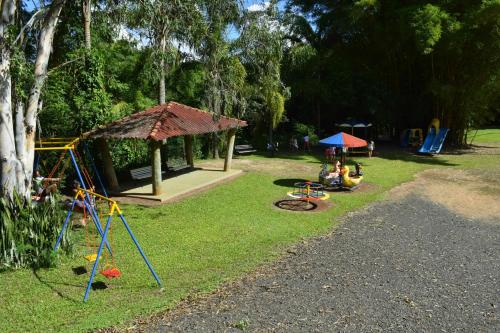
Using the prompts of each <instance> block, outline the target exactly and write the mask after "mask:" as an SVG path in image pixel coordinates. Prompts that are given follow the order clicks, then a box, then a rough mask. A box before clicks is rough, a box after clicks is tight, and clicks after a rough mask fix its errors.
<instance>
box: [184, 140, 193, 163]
mask: <svg viewBox="0 0 500 333" xmlns="http://www.w3.org/2000/svg"><path fill="white" fill-rule="evenodd" d="M184 154H185V155H186V163H187V164H188V165H190V166H191V167H194V160H193V136H192V135H185V136H184Z"/></svg>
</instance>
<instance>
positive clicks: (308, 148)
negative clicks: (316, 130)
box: [304, 134, 311, 151]
mask: <svg viewBox="0 0 500 333" xmlns="http://www.w3.org/2000/svg"><path fill="white" fill-rule="evenodd" d="M306 149H307V151H311V148H310V147H309V134H306V135H305V136H304V151H306Z"/></svg>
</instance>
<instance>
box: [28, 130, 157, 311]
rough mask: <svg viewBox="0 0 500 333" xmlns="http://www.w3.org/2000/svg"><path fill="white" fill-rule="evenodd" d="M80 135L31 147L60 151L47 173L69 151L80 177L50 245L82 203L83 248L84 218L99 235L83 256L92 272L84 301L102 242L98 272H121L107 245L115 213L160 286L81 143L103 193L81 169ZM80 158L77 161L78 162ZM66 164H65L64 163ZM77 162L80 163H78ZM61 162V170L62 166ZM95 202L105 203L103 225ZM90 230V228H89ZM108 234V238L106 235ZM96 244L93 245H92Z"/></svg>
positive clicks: (112, 274) (113, 274) (114, 274)
mask: <svg viewBox="0 0 500 333" xmlns="http://www.w3.org/2000/svg"><path fill="white" fill-rule="evenodd" d="M79 141H80V139H79V138H51V139H45V140H39V141H37V146H36V147H35V151H37V152H41V151H59V150H60V151H62V153H61V155H60V157H59V159H58V162H57V163H56V165H55V166H54V167H53V168H52V171H51V173H50V174H51V175H52V176H53V175H54V174H55V172H56V171H57V169H58V168H59V166H60V164H61V163H62V161H63V160H64V159H65V157H66V155H67V153H68V152H69V157H70V159H69V160H70V161H71V162H72V164H73V166H74V168H75V171H76V173H77V176H78V179H79V181H80V184H81V187H79V188H78V189H77V192H76V194H75V196H74V197H73V201H72V203H71V206H70V208H69V210H68V213H67V215H66V219H65V221H64V224H63V227H62V229H61V232H60V233H59V236H58V238H57V241H56V244H55V245H54V251H57V249H58V247H59V245H60V244H61V241H62V237H63V235H64V232H65V230H66V229H67V227H68V223H69V221H70V219H71V215H72V214H73V212H74V210H75V206H76V205H77V203H78V204H80V205H81V204H83V219H82V222H83V223H82V224H85V225H84V227H85V228H86V229H85V230H86V240H87V248H92V246H91V245H90V241H89V237H88V234H89V225H87V223H86V220H87V218H90V219H91V220H92V222H93V224H94V226H95V229H96V230H97V231H98V234H99V236H100V237H101V242H100V244H99V247H98V248H97V253H91V254H89V255H86V256H84V258H85V259H86V260H87V261H89V262H93V263H94V265H93V267H92V273H91V275H90V278H89V281H88V284H87V288H86V290H85V295H84V298H83V301H84V302H86V301H87V299H88V297H89V293H90V289H91V286H92V282H93V280H94V277H95V275H96V273H97V270H98V267H99V262H100V260H101V258H102V254H103V250H104V249H103V248H104V245H106V250H107V251H105V252H104V256H105V260H104V264H103V265H102V267H101V270H100V273H101V274H102V275H103V276H105V277H106V278H108V279H112V278H117V277H120V276H121V271H120V270H119V269H118V267H117V266H116V264H115V257H114V255H113V252H112V249H111V245H110V243H112V227H111V225H112V220H113V216H116V215H117V216H118V217H119V218H120V220H121V221H122V223H123V225H124V226H125V229H126V230H127V232H128V234H129V235H130V237H131V239H132V241H133V242H134V244H135V246H136V247H137V250H138V251H139V253H140V254H141V256H142V258H143V259H144V261H145V263H146V265H147V266H148V268H149V270H150V271H151V274H152V275H153V277H154V278H155V280H156V282H157V283H158V286H160V287H161V281H160V278H159V277H158V275H157V274H156V272H155V271H154V269H153V267H152V266H151V264H150V263H149V261H148V259H147V257H146V255H145V254H144V252H143V251H142V248H141V246H140V245H139V242H138V241H137V239H136V238H135V236H134V234H133V233H132V230H131V229H130V226H129V225H128V223H127V220H126V219H125V217H124V216H123V213H122V210H121V209H120V207H119V206H118V203H117V202H116V201H115V200H112V199H110V198H109V197H108V194H107V192H106V189H105V187H104V185H103V183H102V181H101V177H100V175H99V172H98V171H97V168H96V167H95V163H94V161H93V159H92V156H91V155H90V152H89V150H88V147H87V146H86V145H85V144H84V148H85V149H86V151H87V155H88V156H89V159H90V161H91V164H92V167H93V169H94V173H95V175H96V177H97V179H98V180H99V184H100V187H101V189H102V191H103V194H104V195H101V194H98V193H96V192H94V189H95V187H94V185H93V183H92V178H91V177H90V174H89V173H88V171H87V170H86V169H85V165H84V164H83V159H82V158H81V156H80V155H79V154H78V151H77V149H76V148H77V144H78V143H79ZM39 162H40V155H38V159H37V161H36V165H35V167H37V164H38V163H39ZM78 162H80V163H78ZM65 165H66V167H67V164H65ZM80 165H81V167H80ZM66 167H64V166H63V168H64V169H63V172H64V170H65V168H66ZM98 202H105V203H107V207H108V212H107V216H108V218H107V221H106V224H105V225H104V229H103V224H102V221H103V219H102V217H103V215H102V211H101V214H98V211H97V208H98V207H97V203H98ZM91 232H93V231H91ZM108 237H109V239H108ZM92 239H95V236H94V235H92ZM95 248H96V247H95V246H94V247H93V249H95ZM108 256H111V263H110V261H109V259H108Z"/></svg>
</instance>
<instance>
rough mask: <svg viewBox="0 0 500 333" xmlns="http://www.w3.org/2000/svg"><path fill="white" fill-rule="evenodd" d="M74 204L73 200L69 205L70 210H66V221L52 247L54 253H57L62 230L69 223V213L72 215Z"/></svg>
mask: <svg viewBox="0 0 500 333" xmlns="http://www.w3.org/2000/svg"><path fill="white" fill-rule="evenodd" d="M75 204H76V199H73V202H72V203H71V208H70V209H69V210H68V214H67V215H66V220H64V224H63V227H62V229H61V232H60V233H59V236H57V241H56V245H54V251H57V248H58V247H59V244H60V243H61V240H62V237H63V234H64V230H66V227H67V225H68V222H69V218H70V217H71V213H73V209H74V208H75Z"/></svg>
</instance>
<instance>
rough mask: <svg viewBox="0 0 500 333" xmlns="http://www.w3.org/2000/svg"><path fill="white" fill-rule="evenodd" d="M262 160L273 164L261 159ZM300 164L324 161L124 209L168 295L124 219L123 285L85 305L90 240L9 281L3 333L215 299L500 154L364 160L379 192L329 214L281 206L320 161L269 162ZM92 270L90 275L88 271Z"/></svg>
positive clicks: (119, 249)
mask: <svg viewBox="0 0 500 333" xmlns="http://www.w3.org/2000/svg"><path fill="white" fill-rule="evenodd" d="M253 158H256V159H262V158H265V157H259V156H257V157H253ZM284 160H287V161H290V160H294V161H296V163H315V164H317V172H316V173H314V174H300V173H294V171H293V170H291V172H290V173H287V174H285V175H282V176H279V177H277V176H276V175H271V174H268V173H265V172H248V173H246V174H245V175H244V176H242V177H240V178H238V179H236V180H234V181H232V182H230V183H226V184H222V185H220V186H217V187H215V188H213V189H211V190H209V191H207V192H205V193H202V194H199V195H196V196H193V197H190V198H187V199H185V200H182V201H180V202H177V203H172V204H166V205H163V206H157V207H142V206H135V205H126V206H123V207H122V208H123V211H124V214H125V216H126V217H127V219H128V222H129V224H130V226H131V228H132V230H133V231H134V232H135V234H136V236H137V238H138V239H139V241H140V243H141V245H142V247H143V249H144V251H145V253H146V254H147V256H148V257H149V259H150V261H151V263H152V264H153V266H154V267H155V269H156V271H157V273H158V275H159V276H160V278H161V279H162V281H163V287H164V289H163V291H160V289H159V288H158V287H157V286H156V283H155V280H154V279H153V277H152V276H151V274H150V273H149V271H148V270H147V267H146V265H145V264H144V262H143V261H142V259H141V257H140V256H139V254H138V252H137V251H136V249H135V248H134V245H133V243H132V242H131V241H130V239H129V238H128V235H127V234H126V232H125V230H124V228H123V226H122V225H121V224H119V221H118V220H117V219H116V220H115V224H114V228H113V238H114V242H113V245H114V252H115V254H116V256H117V265H118V266H119V268H120V270H121V271H122V277H121V278H119V279H115V280H111V281H106V280H105V278H103V277H102V276H98V277H97V281H105V282H106V283H107V285H108V286H109V288H108V289H105V290H97V291H92V292H91V294H90V298H89V301H88V302H87V303H83V302H82V298H83V293H84V288H85V286H86V282H87V279H88V275H87V274H84V275H79V276H77V275H75V274H74V273H73V271H72V268H74V267H77V266H81V265H85V262H84V260H83V259H82V257H81V254H83V253H85V249H84V247H83V244H84V243H85V242H84V240H83V239H84V232H83V231H82V230H78V231H75V232H74V233H73V237H74V238H75V240H80V242H79V246H77V251H76V254H75V256H74V257H71V258H68V257H62V258H61V260H60V264H59V265H58V267H57V268H53V269H41V270H37V271H31V270H19V271H15V272H6V273H2V274H1V275H0V300H1V302H0V318H2V320H1V321H0V332H22V331H30V332H33V331H43V332H47V331H49V332H51V331H57V332H82V331H88V330H91V329H95V328H99V327H106V326H110V325H115V324H122V323H124V322H126V321H129V320H132V319H133V318H135V317H137V316H141V315H148V314H151V313H154V312H157V311H160V310H163V309H166V308H171V307H174V306H175V305H176V303H177V302H178V301H179V300H181V299H184V298H186V297H188V296H192V295H196V294H199V293H206V292H210V291H213V290H214V289H216V288H217V287H218V286H220V284H221V283H223V282H226V281H231V280H234V279H236V278H238V277H241V276H242V275H243V274H244V273H246V272H250V271H252V270H254V269H256V268H257V267H258V266H259V265H262V264H264V263H267V262H270V261H272V260H273V259H274V258H276V257H277V256H279V255H280V254H281V253H282V252H283V249H284V247H286V246H288V245H290V244H293V243H296V242H298V241H299V240H300V239H302V238H305V237H310V236H314V235H318V234H322V233H325V232H327V231H328V230H329V229H331V228H332V226H334V225H335V224H337V223H338V217H340V216H341V215H342V214H344V213H345V212H347V211H351V210H354V209H357V208H360V207H362V206H364V205H366V204H368V203H370V202H373V201H374V200H377V199H380V198H382V197H383V196H384V193H385V192H386V191H387V190H388V189H390V188H392V187H394V186H396V185H398V184H400V183H402V182H405V181H409V180H411V179H412V178H413V176H414V175H415V173H417V172H419V171H421V170H424V169H426V168H431V167H460V168H477V167H489V166H492V165H495V164H498V163H499V162H500V157H499V156H474V155H457V156H452V155H448V156H440V157H417V156H412V155H408V154H404V153H394V154H390V155H385V156H384V157H383V158H380V157H374V158H371V159H368V158H365V157H360V158H356V160H357V161H361V162H362V163H363V164H364V169H365V172H366V174H367V175H366V181H367V182H370V183H371V184H373V185H374V186H373V190H372V191H370V192H353V193H349V194H347V195H346V194H343V195H335V194H333V195H332V197H331V199H330V200H331V201H332V203H333V207H332V208H331V209H330V210H328V211H324V212H320V213H302V214H300V213H290V212H284V211H279V210H277V209H275V208H273V206H272V203H273V202H274V201H275V200H277V199H279V198H283V197H285V195H286V192H287V191H288V190H289V188H288V187H287V186H285V185H284V184H286V183H287V180H290V179H294V178H298V179H300V178H303V179H316V178H317V174H318V172H319V168H320V162H319V160H318V156H314V155H304V156H302V155H294V156H287V155H284V156H281V157H277V158H273V159H269V163H280V161H284ZM88 269H89V270H90V267H88Z"/></svg>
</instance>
